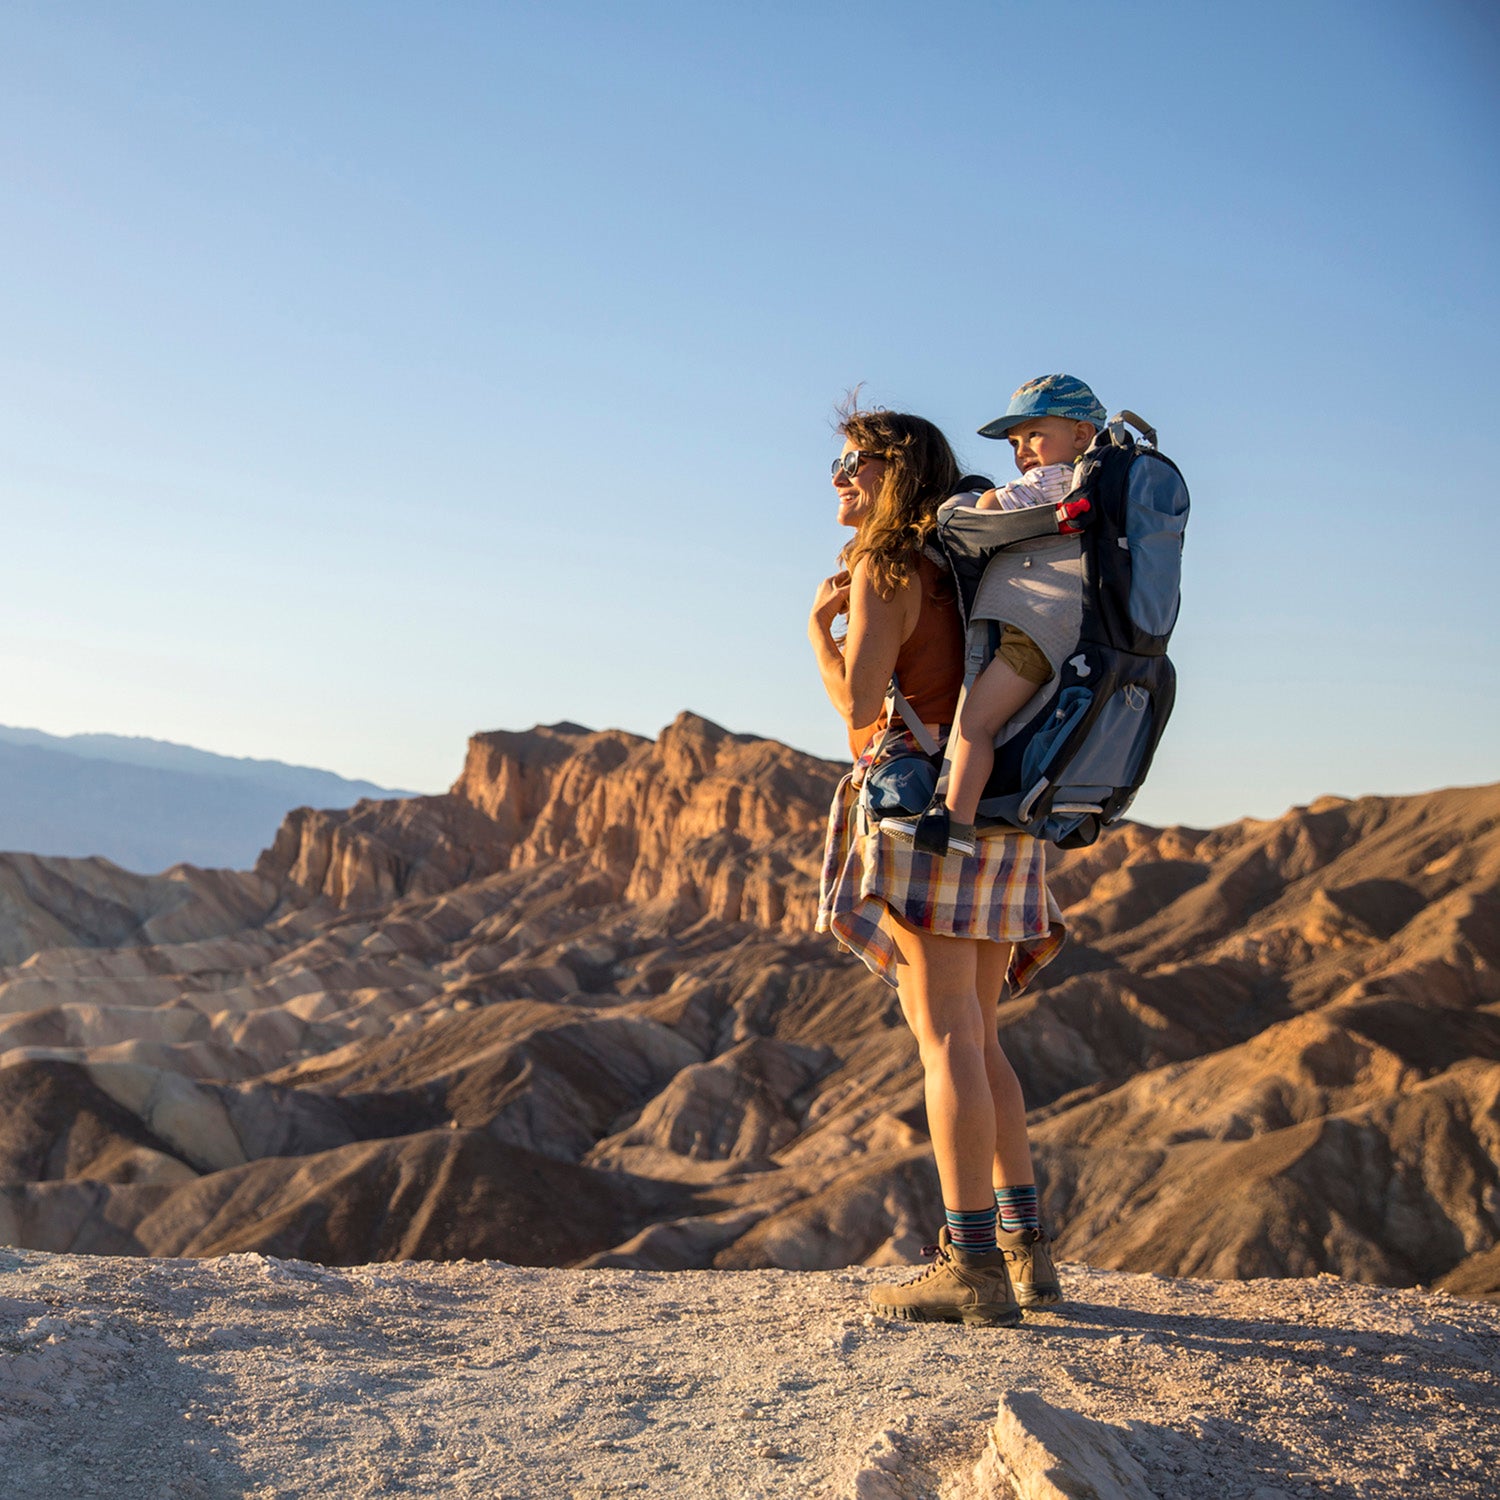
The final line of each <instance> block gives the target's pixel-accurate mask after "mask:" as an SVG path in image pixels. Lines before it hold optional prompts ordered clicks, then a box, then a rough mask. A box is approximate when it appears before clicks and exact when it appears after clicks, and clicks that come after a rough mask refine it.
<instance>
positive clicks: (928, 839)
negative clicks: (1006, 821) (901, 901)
mask: <svg viewBox="0 0 1500 1500" xmlns="http://www.w3.org/2000/svg"><path fill="white" fill-rule="evenodd" d="M880 831H881V832H882V833H889V834H891V835H892V836H893V837H895V838H898V839H908V840H910V841H911V844H912V847H913V848H914V849H916V850H917V852H918V853H920V854H936V855H938V856H939V857H941V856H943V855H945V854H973V853H974V852H975V851H976V849H977V847H978V846H977V845H976V844H975V842H974V837H973V835H972V834H962V833H954V832H953V831H952V827H951V824H950V820H949V817H948V809H947V808H946V807H944V806H943V805H942V803H939V804H938V805H937V806H936V807H929V808H928V809H927V811H926V812H924V813H922V814H921V815H920V816H919V817H915V818H882V819H881V822H880Z"/></svg>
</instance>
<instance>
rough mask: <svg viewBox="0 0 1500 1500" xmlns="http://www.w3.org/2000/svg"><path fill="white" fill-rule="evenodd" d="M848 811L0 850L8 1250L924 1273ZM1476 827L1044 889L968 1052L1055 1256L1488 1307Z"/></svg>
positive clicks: (310, 821) (446, 813)
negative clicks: (212, 844) (247, 857)
mask: <svg viewBox="0 0 1500 1500" xmlns="http://www.w3.org/2000/svg"><path fill="white" fill-rule="evenodd" d="M837 775H838V768H837V767H835V766H832V765H830V764H829V763H826V762H823V761H819V760H816V759H814V758H812V757H809V756H805V755H801V754H799V753H798V752H795V751H792V750H789V749H787V748H786V747H784V746H781V745H776V744H774V743H771V742H768V741H762V740H755V739H752V738H749V737H746V736H737V735H731V734H728V733H726V732H725V731H723V730H721V729H719V728H718V727H717V726H714V725H711V724H709V723H707V722H706V721H704V720H702V719H698V718H695V717H694V716H691V715H684V716H682V717H681V718H680V719H679V720H678V721H677V722H676V723H674V724H673V725H671V726H670V727H669V728H668V729H667V730H666V731H664V732H663V734H662V736H661V737H660V739H658V740H656V741H648V740H643V739H639V738H637V737H634V736H629V735H624V734H620V733H617V732H604V733H591V732H589V731H586V730H582V729H579V728H578V727H576V726H572V725H560V726H554V727H552V728H543V729H538V730H534V731H531V732H529V733H526V734H487V735H480V736H476V738H475V739H474V741H473V742H472V743H471V745H470V751H469V756H468V760H467V763H466V765H465V768H464V772H463V774H462V776H461V777H460V778H459V780H458V781H457V782H456V783H455V785H454V787H453V789H452V790H451V791H450V792H449V793H448V794H447V795H445V796H441V797H423V798H414V799H409V800H405V801H400V802H390V803H379V802H365V803H361V804H359V805H358V806H357V807H356V808H354V809H351V810H348V811H344V812H335V813H328V812H312V811H307V810H303V811H300V812H298V813H295V814H293V815H292V816H291V817H290V818H289V819H288V820H287V822H286V824H285V825H284V826H283V828H282V830H281V832H280V834H279V835H278V837H277V839H276V841H275V843H274V845H273V846H272V848H271V849H269V850H268V851H267V852H266V854H265V855H263V856H262V859H261V861H260V863H259V866H258V868H257V870H256V871H255V872H253V873H238V874H236V873H231V872H203V871H195V870H191V869H188V868H181V869H178V870H175V871H172V872H169V873H168V874H167V875H166V876H160V877H152V878H146V877H140V876H133V875H128V874H126V873H125V872H123V871H120V870H117V869H115V868H114V867H113V866H109V865H107V864H105V863H103V862H100V861H66V860H38V859H35V858H30V857H25V856H0V957H3V958H4V960H5V961H6V963H7V965H8V967H5V968H3V969H0V1100H3V1101H4V1104H5V1108H4V1110H3V1111H0V1241H3V1242H7V1243H11V1244H14V1245H20V1246H28V1247H33V1248H37V1249H43V1250H52V1251H104V1252H110V1253H129V1254H141V1253H145V1254H153V1255H182V1254H188V1255H217V1254H225V1253H235V1252H248V1251H254V1252H260V1253H264V1254H274V1255H279V1256H296V1257H299V1258H304V1259H313V1260H320V1261H323V1262H325V1263H329V1264H354V1263H359V1262H364V1261H368V1260H371V1259H382V1258H396V1257H402V1256H424V1257H435V1258H452V1257H465V1256H468V1257H476V1258H493V1259H503V1260H507V1261H513V1262H519V1263H524V1264H542V1265H545V1264H553V1265H558V1264H585V1263H587V1264H593V1265H597V1266H616V1267H635V1268H643V1269H673V1268H683V1267H695V1266H696V1267H706V1266H720V1267H743V1268H757V1267H776V1266H780V1267H786V1268H795V1269H816V1268H820V1267H833V1266H843V1265H847V1264H850V1263H859V1262H863V1263H866V1264H870V1265H880V1264H885V1263H890V1262H900V1261H905V1260H908V1259H910V1258H912V1256H913V1255H914V1253H915V1251H916V1249H917V1247H918V1246H919V1245H920V1244H921V1243H922V1242H923V1241H924V1240H926V1239H930V1238H931V1237H932V1229H933V1225H934V1223H935V1222H936V1220H937V1216H938V1209H939V1206H938V1203H937V1197H936V1189H935V1181H934V1177H933V1173H932V1169H931V1165H930V1161H929V1159H928V1153H927V1147H926V1137H925V1130H924V1118H923V1111H922V1102H921V1088H920V1078H919V1073H918V1069H917V1065H916V1059H915V1054H914V1050H913V1048H912V1046H911V1044H910V1041H909V1039H908V1037H907V1035H906V1033H905V1031H904V1029H903V1028H902V1026H901V1025H900V1020H899V1015H898V1013H897V1011H896V1007H895V1005H894V1002H893V997H892V995H891V993H890V992H889V991H887V990H886V989H885V988H884V987H882V986H881V985H880V984H878V983H877V982H876V981H874V980H873V979H871V978H869V977H868V976H867V975H866V974H865V973H864V971H863V970H862V969H861V968H860V967H859V966H858V965H857V964H855V963H854V962H853V961H852V960H850V959H848V958H847V957H844V956H840V955H839V954H838V953H837V952H836V951H834V949H833V948H832V946H831V945H830V944H829V943H828V942H827V941H826V940H824V939H821V938H815V937H814V936H813V935H812V934H811V933H810V930H809V929H810V926H811V916H812V911H813V907H814V904H815V898H816V876H817V862H818V853H819V844H820V839H821V828H822V824H823V820H824V817H825V813H826V807H827V801H828V796H829V793H830V791H831V789H832V786H833V783H834V781H835V779H836V777H837ZM1497 826H1500V787H1487V788H1476V789H1462V790H1454V791H1445V792H1437V793H1432V794H1429V795H1426V796H1421V797H1406V798H1366V799H1361V800H1359V801H1356V802H1349V801H1343V800H1340V799H1332V798H1330V799H1325V800H1324V801H1322V802H1319V803H1317V804H1314V805H1313V806H1312V807H1310V808H1305V809H1296V810H1294V811H1293V812H1291V813H1289V814H1288V815H1287V816H1286V817H1284V818H1281V819H1278V820H1274V821H1253V820H1251V821H1245V822H1241V823H1236V824H1232V825H1229V826H1228V827H1225V828H1221V829H1217V830H1214V831H1212V832H1203V831H1199V830H1191V829H1167V830H1157V829H1151V828H1146V827H1143V826H1126V827H1123V828H1121V829H1118V830H1116V831H1115V832H1113V833H1111V834H1110V835H1109V836H1107V837H1106V838H1105V839H1103V840H1102V841H1101V842H1100V843H1099V844H1098V845H1096V846H1095V847H1094V848H1092V849H1089V850H1084V851H1079V852H1077V853H1075V854H1071V855H1066V856H1058V857H1057V858H1056V859H1055V860H1054V864H1053V879H1054V883H1055V886H1056V889H1057V891H1058V893H1059V896H1060V899H1061V900H1062V901H1063V902H1064V904H1065V906H1066V907H1067V912H1068V918H1069V921H1070V923H1071V924H1072V927H1073V931H1074V934H1075V937H1074V941H1073V943H1072V944H1071V945H1070V947H1069V949H1068V950H1067V952H1066V953H1065V955H1064V957H1063V958H1062V959H1061V960H1060V961H1059V962H1058V964H1057V965H1055V966H1054V968H1053V969H1052V970H1050V971H1049V972H1048V974H1047V975H1046V976H1045V977H1044V979H1043V980H1042V982H1041V983H1039V985H1038V986H1037V987H1036V989H1035V991H1034V992H1033V993H1028V994H1027V995H1025V996H1023V997H1021V998H1019V999H1016V1000H1012V1001H1008V1002H1007V1003H1006V1004H1005V1005H1004V1006H1003V1007H1002V1013H1001V1023H1002V1029H1003V1036H1004V1040H1005V1043H1006V1046H1007V1048H1008V1049H1009V1050H1010V1052H1011V1053H1012V1055H1013V1056H1014V1057H1015V1059H1016V1061H1017V1064H1018V1067H1019V1069H1020V1071H1021V1073H1022V1076H1023V1079H1024V1081H1025V1083H1026V1086H1027V1090H1028V1098H1029V1100H1030V1101H1031V1103H1032V1104H1033V1105H1034V1108H1035V1115H1034V1118H1035V1127H1036V1141H1037V1146H1038V1159H1039V1165H1040V1168H1041V1171H1042V1173H1043V1174H1044V1186H1045V1194H1046V1202H1047V1209H1048V1213H1049V1217H1050V1218H1051V1220H1052V1221H1053V1222H1054V1223H1055V1224H1056V1225H1057V1226H1058V1228H1059V1230H1060V1232H1061V1236H1062V1241H1061V1243H1062V1249H1063V1252H1064V1253H1065V1254H1067V1255H1069V1256H1071V1257H1073V1258H1076V1259H1080V1260H1088V1261H1089V1262H1091V1263H1093V1264H1095V1265H1098V1266H1106V1267H1117V1268H1124V1269H1131V1270H1139V1271H1147V1270H1149V1271H1156V1272H1160V1273H1163V1274H1187V1275H1200V1276H1219V1277H1247V1276H1289V1275H1311V1274H1315V1273H1317V1272H1320V1271H1333V1272H1336V1273H1338V1274H1340V1275H1343V1276H1347V1277H1351V1278H1355V1279H1359V1280H1366V1281H1378V1282H1385V1283H1389V1284H1394V1285H1411V1284H1414V1283H1423V1284H1427V1283H1434V1282H1438V1283H1442V1284H1446V1285H1451V1286H1452V1287H1453V1288H1454V1289H1455V1290H1459V1291H1462V1292H1463V1293H1464V1294H1465V1295H1486V1294H1494V1293H1495V1292H1497V1291H1500V1261H1497V1249H1496V1247H1497V1244H1500V1169H1497V1166H1496V1162H1497V1160H1500V1097H1497V1096H1500V879H1497V874H1500V833H1497ZM558 1204H566V1205H568V1208H567V1211H566V1212H565V1213H559V1212H558V1211H557V1205H558ZM1445 1278H1446V1280H1445Z"/></svg>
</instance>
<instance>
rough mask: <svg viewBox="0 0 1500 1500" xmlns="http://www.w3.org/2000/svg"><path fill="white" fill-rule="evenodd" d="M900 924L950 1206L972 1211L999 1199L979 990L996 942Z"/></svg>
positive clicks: (911, 1010)
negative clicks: (982, 958) (986, 950)
mask: <svg viewBox="0 0 1500 1500" xmlns="http://www.w3.org/2000/svg"><path fill="white" fill-rule="evenodd" d="M893 929H894V936H895V939H896V945H897V947H898V949H899V950H900V953H901V958H902V964H901V966H900V968H899V969H898V971H897V974H898V981H899V982H898V986H897V988H898V992H899V994H900V996H901V1010H902V1013H903V1014H904V1015H905V1016H906V1022H907V1025H908V1026H910V1027H911V1029H912V1034H913V1035H914V1036H915V1037H916V1039H917V1050H918V1053H919V1054H920V1056H921V1059H922V1074H923V1079H924V1083H925V1086H926V1096H927V1130H928V1133H929V1134H930V1135H931V1137H932V1154H933V1156H934V1158H935V1159H936V1161H937V1170H938V1180H939V1181H940V1182H941V1184H942V1189H943V1204H944V1206H945V1207H947V1208H950V1209H953V1210H955V1211H960V1210H961V1211H965V1212H971V1213H972V1212H974V1211H975V1210H978V1209H983V1208H988V1207H990V1206H991V1205H992V1204H993V1203H994V1201H995V1198H994V1191H993V1188H992V1185H991V1173H992V1165H993V1161H994V1157H995V1145H996V1143H995V1123H996V1108H995V1096H994V1088H993V1084H992V1082H991V1078H990V1071H989V1066H988V1061H987V1057H986V1044H985V1009H986V1008H985V1007H984V1006H983V1005H981V1003H980V1000H979V991H978V988H977V980H978V962H979V950H980V949H981V948H983V947H987V946H990V945H988V944H984V943H978V942H975V941H974V940H973V939H970V938H956V937H946V936H944V935H942V934H940V933H933V932H921V931H919V930H918V929H917V928H915V927H911V926H908V925H907V924H906V923H905V922H903V921H902V920H901V919H900V918H899V917H897V918H893ZM993 1010H994V1007H993V1005H991V1006H990V1007H989V1011H990V1017H991V1021H993ZM992 1029H993V1028H992ZM1017 1093H1018V1094H1019V1089H1018V1090H1017ZM1023 1120H1024V1115H1023Z"/></svg>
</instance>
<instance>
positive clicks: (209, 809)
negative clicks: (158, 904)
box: [0, 725, 409, 873]
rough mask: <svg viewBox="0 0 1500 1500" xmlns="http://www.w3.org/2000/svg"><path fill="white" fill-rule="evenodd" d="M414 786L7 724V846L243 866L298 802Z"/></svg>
mask: <svg viewBox="0 0 1500 1500" xmlns="http://www.w3.org/2000/svg"><path fill="white" fill-rule="evenodd" d="M406 795H409V794H407V793H405V792H401V791H395V790H392V789H390V788H387V787H380V786H376V785H375V784H374V783H373V782H369V781H350V780H348V779H347V778H346V777H343V776H336V775H334V773H333V772H332V771H319V770H315V769H313V768H312V767H310V766H289V765H286V764H284V763H283V762H281V761H277V760H249V759H240V758H236V757H234V756H228V755H213V754H211V753H210V752H209V751H207V750H195V749H193V748H191V747H190V746H188V745H174V744H170V743H168V742H166V741H164V740H149V739H134V738H127V737H125V736H123V735H115V734H74V735H68V736H65V737H63V736H58V735H52V734H44V733H42V731H41V730H38V729H13V728H9V727H6V726H4V725H0V850H14V851H17V852H24V853H28V854H45V855H79V856H86V855H103V856H104V857H105V858H106V859H111V860H113V861H114V862H115V863H116V864H119V865H123V866H124V867H125V868H126V869H128V870H137V871H141V872H143V873H154V872H156V871H159V870H165V869H167V868H169V867H170V866H172V865H175V864H180V863H184V862H186V863H189V864H195V865H203V866H206V867H210V868H214V867H227V868H231V869H247V868H248V867H249V866H251V865H253V864H254V863H255V858H256V856H257V855H258V854H259V853H260V851H261V850H262V849H264V848H266V847H267V846H268V845H269V844H270V843H271V841H272V839H273V838H274V837H275V835H276V830H277V828H278V827H279V826H280V824H281V821H282V819H283V818H284V817H285V816H286V814H287V813H288V812H290V811H291V810H292V809H293V808H296V807H316V808H344V807H352V806H353V805H354V803H356V802H358V801H359V800H360V799H361V798H362V797H380V798H389V797H402V796H406Z"/></svg>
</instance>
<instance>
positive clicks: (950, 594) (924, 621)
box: [857, 554, 964, 750]
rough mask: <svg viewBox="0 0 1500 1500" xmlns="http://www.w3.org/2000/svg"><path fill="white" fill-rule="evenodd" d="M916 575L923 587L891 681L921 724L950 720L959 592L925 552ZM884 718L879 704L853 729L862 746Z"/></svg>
mask: <svg viewBox="0 0 1500 1500" xmlns="http://www.w3.org/2000/svg"><path fill="white" fill-rule="evenodd" d="M915 581H916V582H917V583H918V584H919V586H920V587H921V590H922V608H921V611H920V613H919V614H918V615H917V623H916V625H915V626H914V627H913V629H912V633H911V634H910V635H909V636H907V638H906V639H905V640H904V641H903V642H902V643H901V649H900V651H898V652H897V653H896V681H897V682H898V683H899V684H900V686H901V692H902V694H903V695H904V696H905V698H906V701H907V702H908V703H910V704H911V706H912V708H913V709H914V710H915V711H916V714H917V717H918V718H919V719H921V721H922V722H923V723H924V724H951V723H952V722H953V715H954V712H955V710H956V709H957V708H958V695H959V692H960V690H961V689H962V688H963V685H964V626H963V620H962V618H961V617H960V616H959V613H958V596H957V594H956V593H955V592H954V588H953V581H952V579H950V578H949V577H948V574H947V572H946V570H945V569H943V568H942V567H940V566H939V565H938V564H937V563H935V562H933V560H932V559H931V558H930V557H928V556H926V555H925V554H924V555H923V556H922V558H921V559H920V560H919V561H918V564H917V576H916V580H915ZM887 719H888V716H887V714H886V711H885V709H884V708H882V709H881V710H880V717H879V718H878V719H876V721H875V723H874V724H873V725H872V726H871V728H870V729H869V730H868V731H865V732H862V733H861V734H859V735H858V737H857V738H858V740H859V741H860V747H859V748H860V749H861V750H862V749H863V748H864V746H866V745H868V744H869V743H870V741H871V739H873V738H874V736H876V735H877V734H879V733H880V732H881V731H882V730H883V729H884V728H885V727H886V723H887Z"/></svg>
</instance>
